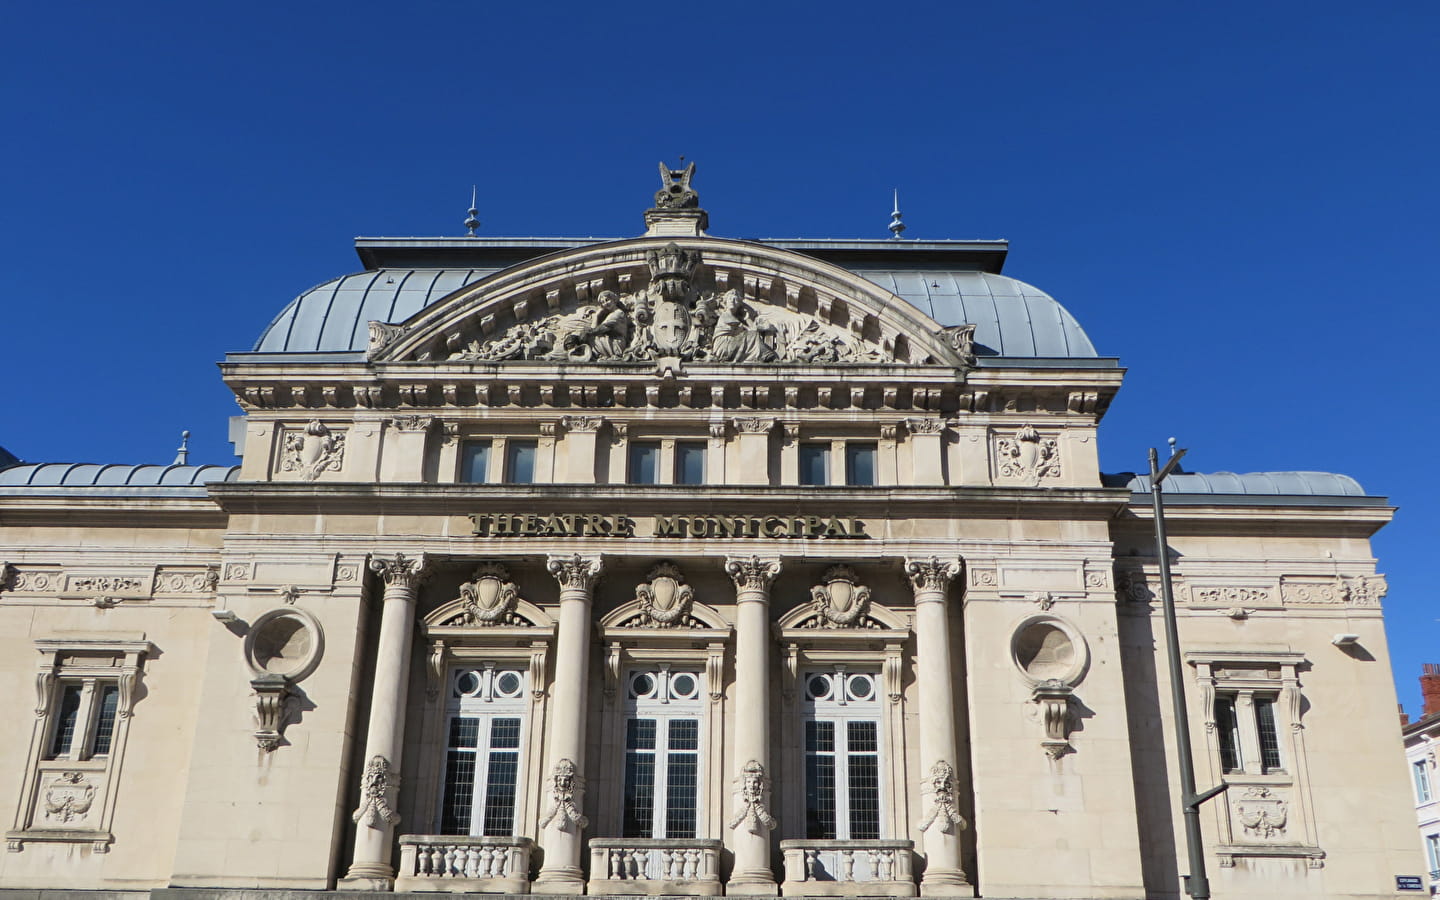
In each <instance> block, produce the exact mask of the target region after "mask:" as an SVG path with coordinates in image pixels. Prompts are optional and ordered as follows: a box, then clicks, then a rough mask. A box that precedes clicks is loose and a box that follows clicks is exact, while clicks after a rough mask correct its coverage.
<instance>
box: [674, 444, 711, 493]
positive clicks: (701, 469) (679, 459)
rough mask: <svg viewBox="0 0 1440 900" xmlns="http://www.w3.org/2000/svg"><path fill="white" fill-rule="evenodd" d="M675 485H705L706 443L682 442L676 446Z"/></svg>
mask: <svg viewBox="0 0 1440 900" xmlns="http://www.w3.org/2000/svg"><path fill="white" fill-rule="evenodd" d="M675 483H676V484H704V483H705V442H704V441H680V442H678V443H676V444H675Z"/></svg>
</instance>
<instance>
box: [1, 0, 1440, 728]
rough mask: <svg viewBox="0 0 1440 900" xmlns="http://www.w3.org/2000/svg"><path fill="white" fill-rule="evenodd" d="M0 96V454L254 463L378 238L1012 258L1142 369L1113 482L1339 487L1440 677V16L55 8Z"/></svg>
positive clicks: (15, 12) (1409, 684) (1187, 7)
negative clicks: (279, 370)
mask: <svg viewBox="0 0 1440 900" xmlns="http://www.w3.org/2000/svg"><path fill="white" fill-rule="evenodd" d="M6 32H7V35H8V38H9V39H8V40H7V42H6V43H7V46H6V52H5V54H4V55H3V58H0V79H3V80H0V92H3V93H0V100H3V107H0V114H3V116H4V119H3V121H4V129H3V135H4V136H3V139H0V172H3V176H0V178H3V208H0V238H3V247H4V249H5V251H6V257H7V259H6V263H5V269H6V279H5V283H4V287H3V291H4V294H3V297H4V303H5V309H6V316H5V320H4V321H5V336H6V338H7V340H6V341H5V343H4V351H3V353H0V378H3V385H4V388H3V393H0V397H3V400H0V414H3V418H0V421H3V422H4V426H5V427H4V428H3V429H0V445H3V446H5V447H7V448H8V449H10V450H11V451H12V452H14V453H16V454H17V455H19V456H21V457H22V458H24V459H27V460H30V461H94V462H167V461H169V459H170V458H171V457H172V455H173V452H174V448H175V445H176V443H177V439H178V435H179V432H180V431H181V430H182V429H186V428H188V429H190V430H191V431H192V432H193V433H194V439H193V441H192V447H193V449H194V453H193V455H192V460H196V461H205V462H219V463H228V462H230V461H231V459H232V457H231V456H230V448H229V445H228V444H226V443H225V424H226V418H227V417H228V416H230V415H233V414H235V413H236V412H237V408H236V407H235V405H234V402H233V400H232V398H231V395H230V394H229V392H228V391H227V390H226V389H225V388H224V386H223V385H222V384H221V383H220V379H219V377H218V374H217V372H216V370H215V367H214V363H215V361H217V360H218V359H220V357H221V356H222V354H223V353H224V352H225V351H228V350H241V349H248V347H249V346H250V344H251V342H252V341H253V340H254V339H255V337H256V336H257V335H258V334H259V333H260V331H261V330H262V329H263V328H264V326H265V324H266V323H267V322H268V321H269V320H270V318H271V317H272V316H273V315H274V314H275V313H276V312H277V311H278V310H279V309H280V308H281V307H282V306H283V305H284V304H285V303H286V302H287V301H288V300H289V299H290V298H292V297H293V296H294V295H296V294H297V293H299V292H300V291H302V290H304V289H306V288H308V287H310V286H311V285H313V284H316V283H318V282H321V281H325V280H328V279H330V278H332V277H335V276H337V275H340V274H343V273H345V272H349V271H353V270H356V269H358V268H359V265H358V263H357V262H356V259H355V256H354V253H353V250H352V249H351V246H350V238H351V237H352V236H354V235H457V234H460V233H463V229H462V228H461V225H460V222H461V220H462V219H463V218H464V215H465V208H466V207H467V206H468V205H469V199H470V185H471V184H478V185H479V192H480V210H481V212H480V218H481V219H482V221H483V223H484V224H483V228H482V231H483V233H485V234H490V235H607V236H629V235H634V234H637V233H639V232H640V231H641V230H642V229H643V226H642V222H641V211H642V210H643V208H644V207H645V206H646V205H647V204H648V201H649V198H650V195H651V193H652V192H653V191H654V189H655V187H656V176H655V163H656V161H657V160H660V159H667V160H672V161H673V160H675V159H677V158H678V157H679V156H680V155H681V154H683V155H685V156H686V157H687V158H689V159H694V160H696V161H698V164H699V168H700V174H699V177H698V179H697V181H696V186H697V188H698V189H699V191H700V194H701V198H702V201H703V202H704V205H705V206H706V207H707V208H708V209H709V211H710V215H711V223H712V227H711V231H712V233H715V234H717V235H721V236H728V237H791V236H809V237H832V236H833V237H852V236H865V237H885V236H887V232H886V231H885V225H886V223H887V222H888V220H889V219H888V213H889V209H890V190H891V188H894V187H898V188H899V189H900V191H901V201H902V207H903V208H904V212H905V219H906V222H907V223H908V224H909V225H910V230H909V231H908V232H906V236H907V237H913V238H998V237H1003V238H1008V239H1009V240H1010V241H1011V242H1012V244H1011V255H1010V258H1009V262H1008V264H1007V267H1006V273H1007V274H1010V275H1013V276H1015V277H1017V278H1020V279H1022V280H1025V281H1029V282H1032V283H1034V284H1036V285H1038V286H1040V287H1042V288H1044V289H1045V290H1047V291H1049V292H1050V293H1052V294H1054V295H1055V296H1056V297H1058V298H1059V299H1060V300H1061V302H1063V303H1064V304H1066V306H1067V307H1068V308H1069V309H1070V310H1071V312H1073V313H1074V314H1075V315H1076V317H1077V318H1078V319H1079V320H1080V322H1081V323H1082V324H1083V325H1084V326H1085V327H1086V328H1087V330H1088V331H1089V333H1090V336H1091V337H1092V339H1093V340H1094V341H1095V344H1096V345H1097V346H1098V347H1099V348H1100V350H1101V352H1102V353H1104V354H1107V355H1116V356H1119V357H1120V358H1121V360H1122V362H1123V363H1124V364H1125V365H1126V366H1128V367H1129V376H1128V379H1127V382H1126V387H1125V389H1124V390H1123V391H1122V392H1121V394H1120V397H1119V399H1118V400H1117V402H1116V404H1115V406H1114V407H1113V408H1112V409H1111V411H1110V413H1109V415H1108V416H1107V418H1106V420H1105V423H1104V426H1103V431H1102V442H1101V455H1102V460H1103V463H1104V465H1105V467H1106V469H1107V470H1110V471H1119V470H1129V469H1135V468H1137V467H1141V466H1143V465H1144V460H1145V451H1146V448H1147V447H1150V446H1163V445H1164V440H1165V438H1166V437H1168V436H1170V435H1178V436H1179V437H1180V438H1181V443H1182V445H1184V446H1188V447H1190V448H1191V455H1190V457H1189V458H1188V460H1187V462H1188V463H1189V464H1190V467H1191V468H1192V469H1196V470H1201V471H1214V470H1221V469H1223V470H1230V471H1239V472H1246V471H1263V470H1274V469H1318V470H1327V471H1337V472H1345V473H1348V474H1351V475H1353V476H1355V477H1356V478H1358V479H1359V480H1360V482H1361V483H1362V484H1363V485H1364V486H1365V487H1366V488H1367V489H1368V490H1369V491H1370V492H1371V493H1376V494H1382V495H1386V496H1389V497H1390V498H1391V499H1392V502H1394V503H1395V504H1396V505H1398V506H1399V507H1400V512H1399V514H1398V516H1397V518H1396V521H1395V522H1394V524H1392V525H1391V526H1389V527H1388V528H1386V529H1385V530H1384V531H1382V532H1381V535H1380V537H1379V538H1378V539H1377V540H1376V541H1375V547H1376V550H1377V555H1378V556H1379V558H1380V570H1381V571H1382V572H1385V573H1387V574H1388V575H1389V577H1390V595H1389V597H1388V599H1387V601H1386V606H1387V615H1388V621H1389V631H1390V635H1391V641H1392V652H1393V654H1394V657H1395V666H1396V672H1397V675H1398V683H1399V686H1400V689H1401V698H1402V699H1403V700H1404V701H1405V702H1406V704H1407V706H1409V707H1412V708H1413V707H1414V706H1415V704H1416V703H1417V702H1418V690H1417V689H1416V688H1415V687H1414V685H1415V678H1416V676H1417V675H1418V670H1419V664H1420V663H1421V662H1424V661H1440V647H1437V646H1436V645H1435V639H1436V635H1437V627H1440V625H1437V621H1436V620H1437V616H1440V610H1437V607H1436V604H1435V603H1434V600H1435V598H1436V596H1437V594H1436V590H1435V587H1434V584H1435V582H1434V578H1433V576H1432V574H1431V570H1430V569H1429V563H1430V562H1431V561H1432V557H1431V554H1432V553H1434V552H1435V544H1436V539H1437V538H1440V528H1437V522H1440V515H1437V500H1440V488H1437V483H1440V472H1437V471H1436V467H1435V466H1434V465H1433V464H1431V462H1430V460H1431V459H1432V454H1433V451H1434V446H1435V442H1436V438H1437V426H1436V414H1437V411H1440V403H1437V399H1436V382H1437V379H1436V377H1435V374H1434V373H1435V367H1436V364H1437V357H1440V352H1437V351H1440V343H1437V326H1440V315H1437V312H1436V306H1437V303H1436V290H1435V286H1434V285H1435V279H1434V269H1435V265H1436V258H1437V249H1440V240H1437V237H1440V235H1437V221H1436V209H1437V202H1436V201H1437V175H1436V160H1437V152H1436V151H1437V133H1440V126H1437V115H1436V96H1437V87H1440V83H1437V71H1436V70H1437V62H1436V61H1437V60H1440V39H1437V35H1440V7H1437V6H1436V5H1435V4H1434V3H1431V2H1424V3H1420V2H1414V3H1406V2H1400V3H1381V4H1356V3H1335V2H1310V3H1288V2H1285V3H1281V2H1275V3H1255V2H1246V3H1235V2H1220V3H1206V4H1171V3H1154V2H1146V3H1138V2H1137V3H1119V2H1116V3H1084V4H1082V3H1074V2H1063V0H1055V2H1008V3H968V2H965V3H962V2H948V3H929V2H908V3H883V4H881V3H849V2H828V3H803V4H802V3H789V2H784V0H779V2H776V0H771V2H768V3H754V2H727V3H706V4H697V3H675V4H654V3H646V4H631V3H623V2H622V3H533V4H529V5H528V6H525V5H522V4H499V3H482V2H448V3H442V2H415V3H404V4H401V3H376V2H347V3H335V2H313V0H312V2H304V3H284V4H280V3H246V4H225V5H221V4H197V3H194V2H187V3H172V2H150V3H142V4H113V3H106V4H101V3H92V2H80V3H66V4H60V3H38V2H22V3H15V4H12V5H11V6H10V7H9V8H8V9H7V16H6Z"/></svg>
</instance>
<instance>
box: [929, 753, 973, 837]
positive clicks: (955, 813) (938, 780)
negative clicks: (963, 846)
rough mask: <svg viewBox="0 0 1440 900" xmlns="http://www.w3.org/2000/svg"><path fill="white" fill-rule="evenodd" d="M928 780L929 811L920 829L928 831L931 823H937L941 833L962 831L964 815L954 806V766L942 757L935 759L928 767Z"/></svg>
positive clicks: (963, 828)
mask: <svg viewBox="0 0 1440 900" xmlns="http://www.w3.org/2000/svg"><path fill="white" fill-rule="evenodd" d="M928 781H929V784H928V785H927V786H926V793H928V794H930V797H931V802H930V811H929V812H927V813H926V814H925V818H924V819H922V820H921V822H920V830H921V831H928V830H929V829H930V826H931V825H935V824H936V823H939V827H940V832H941V833H942V834H953V833H954V832H955V830H956V829H957V828H958V829H959V830H961V831H964V830H965V828H966V827H967V823H966V822H965V817H964V816H962V815H960V810H959V809H958V808H956V806H955V767H954V766H952V765H950V764H949V763H948V762H946V761H945V760H943V759H942V760H939V761H937V762H936V763H935V765H933V766H931V767H930V776H929V778H928Z"/></svg>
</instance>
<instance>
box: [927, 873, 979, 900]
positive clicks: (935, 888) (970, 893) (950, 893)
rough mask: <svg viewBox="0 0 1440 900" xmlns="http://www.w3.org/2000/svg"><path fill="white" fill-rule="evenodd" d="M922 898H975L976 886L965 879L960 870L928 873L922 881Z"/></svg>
mask: <svg viewBox="0 0 1440 900" xmlns="http://www.w3.org/2000/svg"><path fill="white" fill-rule="evenodd" d="M920 896H922V897H974V896H975V885H973V884H971V883H970V882H969V881H967V880H966V878H965V873H964V872H962V871H960V870H959V869H950V870H949V871H945V870H941V871H938V872H926V873H925V877H923V878H921V879H920Z"/></svg>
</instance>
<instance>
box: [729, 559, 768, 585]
mask: <svg viewBox="0 0 1440 900" xmlns="http://www.w3.org/2000/svg"><path fill="white" fill-rule="evenodd" d="M725 572H726V574H728V575H729V576H730V577H731V579H733V580H734V582H735V587H736V588H737V589H739V590H742V591H768V590H769V589H770V582H772V581H774V580H775V576H776V575H779V574H780V560H778V559H761V558H760V557H758V556H751V557H748V558H747V557H743V556H741V557H731V558H730V559H727V560H725Z"/></svg>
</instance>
